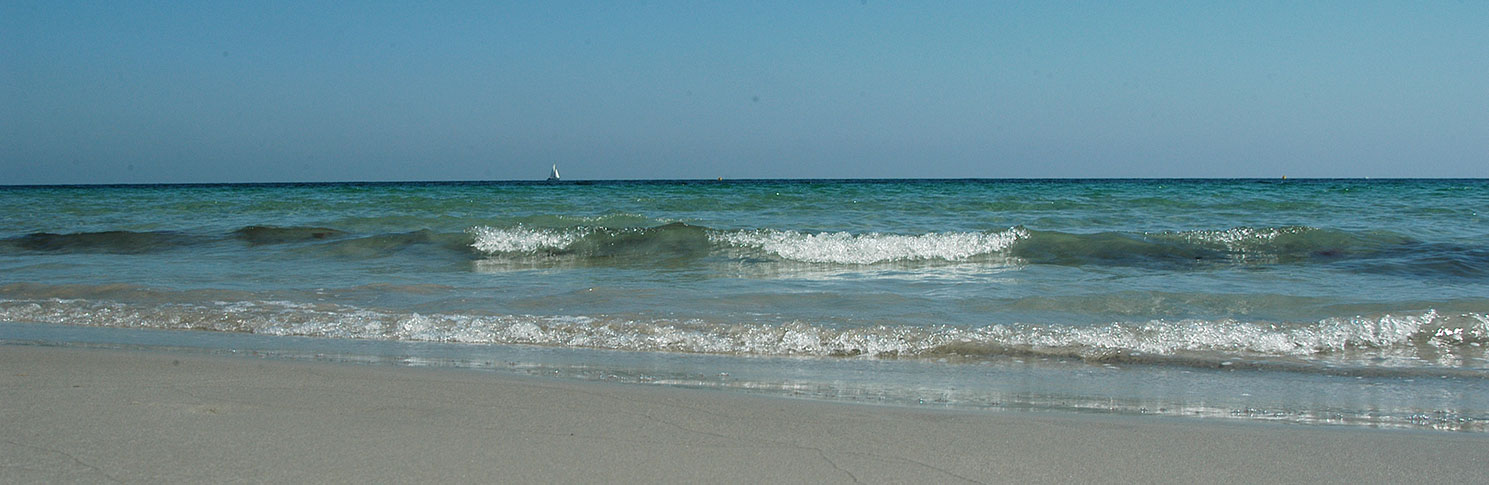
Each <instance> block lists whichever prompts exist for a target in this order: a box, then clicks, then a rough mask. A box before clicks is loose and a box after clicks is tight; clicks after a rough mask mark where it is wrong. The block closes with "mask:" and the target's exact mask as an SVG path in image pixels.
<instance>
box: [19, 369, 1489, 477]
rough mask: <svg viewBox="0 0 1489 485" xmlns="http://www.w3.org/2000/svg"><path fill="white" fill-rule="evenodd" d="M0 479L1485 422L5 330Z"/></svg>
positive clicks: (429, 471)
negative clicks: (780, 381)
mask: <svg viewBox="0 0 1489 485" xmlns="http://www.w3.org/2000/svg"><path fill="white" fill-rule="evenodd" d="M0 369H3V373H0V387H3V395H4V398H3V399H0V416H3V419H4V422H5V423H7V424H6V426H4V427H3V428H0V456H3V457H4V458H3V460H0V481H4V482H7V483H43V482H45V483H55V482H152V483H163V482H168V483H182V482H234V481H247V482H367V481H372V482H414V481H421V482H422V481H441V482H451V481H453V482H508V483H511V482H588V483H593V482H616V481H621V482H699V481H707V482H757V483H759V482H773V483H807V482H812V483H821V482H827V483H849V482H868V483H895V482H909V481H934V482H941V483H956V482H982V483H1009V482H1020V483H1023V482H1045V483H1048V482H1062V483H1069V482H1097V481H1100V482H1186V483H1193V482H1250V483H1266V482H1290V483H1304V482H1321V483H1346V482H1437V483H1476V482H1483V481H1484V480H1485V479H1486V478H1489V472H1486V470H1485V468H1484V467H1483V466H1482V464H1483V463H1485V462H1486V461H1489V446H1486V445H1489V443H1486V442H1485V440H1484V436H1483V435H1482V434H1478V433H1448V432H1432V431H1419V430H1375V429H1368V428H1361V427H1343V426H1318V425H1300V424H1271V423H1257V422H1231V421H1223V422H1222V421H1216V420H1208V419H1185V418H1170V417H1144V416H1113V415H1081V414H1073V413H1041V412H1010V411H1001V412H995V411H974V410H946V409H924V408H914V407H899V406H874V405H859V404H847V403H835V402H823V401H813V400H799V399H789V398H782V397H775V396H761V395H753V394H748V393H740V392H719V391H709V390H696V389H685V388H677V387H668V386H647V385H635V384H614V383H607V382H586V381H576V380H571V379H548V378H542V377H530V376H517V375H509V374H504V373H498V372H483V371H474V370H461V369H429V368H415V367H406V366H391V365H356V364H346V363H330V362H307V361H288V360H274V359H262V358H255V357H250V356H220V355H211V354H202V353H186V352H180V353H178V352H172V351H168V350H119V349H97V348H79V347H50V346H31V345H6V346H0Z"/></svg>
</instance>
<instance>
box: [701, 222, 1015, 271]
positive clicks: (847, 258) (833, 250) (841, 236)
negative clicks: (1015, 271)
mask: <svg viewBox="0 0 1489 485" xmlns="http://www.w3.org/2000/svg"><path fill="white" fill-rule="evenodd" d="M1028 237H1029V234H1028V232H1027V231H1025V230H1023V229H1021V228H1012V229H1008V230H1006V231H1001V232H992V233H987V232H946V233H930V234H921V235H898V234H879V233H870V234H851V233H846V232H830V233H816V234H812V233H802V232H797V231H779V230H768V229H762V230H752V231H734V232H722V233H712V234H710V239H711V240H713V241H714V242H716V243H723V244H728V245H731V246H735V247H743V248H753V249H759V250H762V251H765V252H768V253H771V254H774V255H776V256H778V257H781V258H783V259H786V260H790V261H799V262H806V263H833V264H874V263H886V262H897V261H924V260H938V259H939V260H945V261H959V260H964V259H967V258H970V257H974V256H978V255H986V254H998V253H1002V252H1004V251H1007V250H1008V248H1009V247H1011V246H1013V244H1014V243H1016V242H1018V241H1019V240H1021V239H1025V238H1028Z"/></svg>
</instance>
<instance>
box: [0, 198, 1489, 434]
mask: <svg viewBox="0 0 1489 485" xmlns="http://www.w3.org/2000/svg"><path fill="white" fill-rule="evenodd" d="M1485 208H1489V181H1484V180H1387V181H1374V180H1307V181H1293V180H1288V181H1285V182H1284V181H1273V180H1218V181H1217V180H1056V181H1024V180H1019V181H983V180H968V181H961V180H952V181H940V180H937V181H925V180H909V181H742V182H599V183H562V184H543V183H523V182H509V183H424V184H420V183H401V184H288V185H208V186H125V187H8V188H0V223H3V225H0V321H9V322H24V323H23V324H20V325H6V326H3V327H0V332H3V333H0V339H4V340H9V341H12V342H22V341H24V342H31V343H66V342H71V341H72V340H69V339H70V338H72V337H66V336H65V335H67V334H68V332H66V331H64V330H65V329H67V328H71V327H108V328H115V329H121V330H114V331H111V332H115V333H108V332H105V333H97V332H95V333H90V334H87V335H92V337H87V338H83V340H82V341H94V342H95V343H100V342H102V343H105V344H109V345H114V344H120V342H121V341H127V340H129V338H128V337H125V336H127V335H131V334H130V333H129V332H131V331H133V332H147V331H151V330H159V329H168V330H176V331H171V332H147V333H146V334H141V335H151V337H150V338H149V339H147V340H149V342H150V343H149V345H154V346H172V345H173V344H172V341H173V339H175V340H180V341H182V342H185V341H189V340H191V339H199V338H201V336H203V335H208V336H211V338H215V339H226V340H221V341H214V342H216V343H213V344H212V345H210V346H208V347H213V346H216V347H213V348H219V347H220V348H228V347H231V346H232V345H237V344H233V343H232V342H246V341H243V340H232V339H233V338H236V337H241V336H245V334H253V335H255V336H267V337H256V338H264V340H253V341H252V342H253V343H252V345H253V346H255V348H257V349H258V350H260V351H264V352H271V353H272V352H273V350H274V349H275V348H276V347H279V346H283V347H285V348H295V346H297V345H311V346H323V347H325V348H324V349H322V350H319V351H316V352H312V354H314V353H321V354H326V353H329V354H334V355H338V356H342V357H341V358H346V359H350V360H357V359H359V358H368V359H372V360H378V361H385V360H393V361H397V360H399V359H402V358H403V357H398V356H407V355H410V354H418V353H420V352H430V351H431V350H429V349H439V350H437V352H436V353H437V354H438V355H440V356H441V357H439V358H434V359H432V360H430V361H431V362H436V363H440V365H467V366H476V367H492V366H494V367H502V368H512V369H527V368H531V369H541V371H537V372H544V373H547V372H557V373H559V374H572V375H574V376H576V377H585V376H589V377H595V376H600V377H603V378H612V377H613V378H614V379H619V380H630V381H635V382H661V383H671V384H685V385H700V386H708V387H723V388H732V389H742V390H754V391H760V392H782V393H790V394H803V395H808V396H813V397H820V398H836V399H844V398H853V399H859V398H861V399H864V400H873V401H885V402H897V403H909V404H916V405H920V404H922V403H925V404H927V405H946V406H970V407H995V408H1005V407H1006V408H1018V409H1070V410H1092V411H1100V412H1133V413H1143V412H1151V413H1160V414H1180V415H1203V416H1224V417H1236V418H1242V419H1277V420H1283V421H1302V422H1339V423H1349V424H1363V425H1372V426H1406V427H1429V428H1437V429H1462V430H1483V429H1484V428H1485V424H1484V423H1485V420H1486V419H1489V357H1486V355H1485V349H1484V347H1485V345H1486V344H1489V237H1486V236H1489V224H1486V220H1485V217H1484V215H1482V214H1481V213H1482V211H1483V210H1484V209H1485ZM36 324H49V325H36ZM59 325H60V326H59ZM202 331H207V332H213V333H202ZM117 332H125V333H122V334H121V333H117ZM295 337H315V338H314V339H310V340H308V342H314V343H313V344H304V343H303V342H307V340H305V339H299V338H295ZM108 342H113V343H108ZM368 342H376V343H378V344H377V345H370V346H369V345H364V344H365V343H368ZM131 345H132V344H131ZM244 345H246V344H244ZM184 346H186V347H191V346H192V345H184ZM431 346H433V347H431ZM285 353H286V354H296V352H289V351H286V352H285ZM297 355H298V354H297ZM357 355H362V356H363V357H353V356H357ZM554 355H558V356H560V357H552V358H548V357H544V358H538V357H534V356H554ZM544 359H548V360H544ZM495 362H507V363H511V365H507V364H501V365H497V364H494V363H495ZM524 362H525V363H524ZM659 376H662V377H659ZM845 396H846V397H845ZM1010 403H1013V404H1010ZM1197 403H1198V404H1197Z"/></svg>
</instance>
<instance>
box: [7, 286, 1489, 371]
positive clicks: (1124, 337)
mask: <svg viewBox="0 0 1489 485" xmlns="http://www.w3.org/2000/svg"><path fill="white" fill-rule="evenodd" d="M0 321H16V322H44V323H57V324H69V325H84V326H102V327H126V328H161V329H196V330H213V331H226V332H245V333H255V334H266V335H299V336H314V337H335V338H354V339H377V340H405V341H422V342H462V343H478V344H531V345H544V346H558V347H579V348H600V349H614V350H632V351H662V352H687V353H708V354H736V355H762V356H819V357H827V356H864V357H895V358H905V357H916V356H937V355H947V354H955V355H961V356H967V357H973V358H978V357H979V356H981V357H996V356H998V355H1010V354H1009V353H1010V352H1012V353H1013V354H1015V355H1022V354H1034V355H1051V356H1067V357H1079V358H1086V359H1104V358H1107V357H1111V356H1117V355H1122V356H1134V355H1149V356H1183V357H1185V358H1193V359H1198V361H1201V362H1219V361H1221V360H1224V359H1226V358H1229V357H1233V356H1240V357H1246V358H1292V359H1301V361H1302V362H1310V361H1311V362H1316V363H1328V362H1334V361H1337V360H1338V359H1340V358H1347V359H1349V360H1351V361H1353V362H1355V363H1361V362H1364V363H1367V364H1369V365H1378V364H1379V362H1383V361H1385V360H1389V361H1391V363H1390V365H1397V364H1401V365H1405V366H1406V367H1412V366H1420V365H1422V361H1421V359H1426V360H1427V361H1430V362H1434V363H1436V364H1439V365H1441V364H1444V363H1447V364H1449V365H1458V364H1454V362H1460V363H1461V362H1462V360H1461V358H1462V357H1463V356H1469V357H1470V358H1472V359H1476V360H1475V361H1482V360H1483V358H1484V355H1483V354H1484V351H1485V349H1484V348H1483V347H1484V345H1485V344H1489V316H1486V315H1484V314H1478V313H1474V314H1464V315H1453V316H1443V315H1440V314H1438V313H1437V312H1433V311H1428V312H1425V313H1420V314H1404V315H1396V314H1384V315H1379V316H1373V317H1363V316H1361V317H1352V318H1328V319H1324V320H1320V321H1317V322H1311V323H1291V324H1281V323H1265V322H1245V321H1236V320H1219V321H1211V320H1178V321H1164V320H1155V321H1149V322H1136V323H1131V322H1119V323H1111V324H1106V325H1058V324H995V325H988V326H983V327H952V326H931V327H923V326H909V325H880V326H872V327H857V328H845V329H840V328H833V327H825V326H817V325H812V324H810V323H808V322H801V321H797V322H791V323H785V324H765V323H719V322H706V321H701V320H694V319H666V318H663V319H640V318H623V317H608V316H607V317H598V316H563V315H557V316H550V315H469V314H441V313H434V314H421V313H397V312H383V311H376V310H369V309H364V308H357V307H351V306H346V305H336V304H309V303H294V302H286V301H239V302H216V303H211V304H159V305H145V304H126V303H118V302H111V301H89V300H77V299H38V300H0ZM1424 352H1425V353H1424ZM1347 354H1348V355H1349V356H1347V357H1342V356H1346V355H1347ZM1429 354H1430V355H1429ZM1444 355H1446V356H1447V357H1448V358H1446V359H1445V358H1444ZM1372 359H1374V360H1372ZM1383 359H1384V360H1383ZM1412 361H1416V363H1415V364H1413V363H1411V362H1412ZM1371 362H1375V363H1373V364H1371ZM1469 367H1471V368H1483V367H1484V365H1483V364H1472V365H1470V366H1469Z"/></svg>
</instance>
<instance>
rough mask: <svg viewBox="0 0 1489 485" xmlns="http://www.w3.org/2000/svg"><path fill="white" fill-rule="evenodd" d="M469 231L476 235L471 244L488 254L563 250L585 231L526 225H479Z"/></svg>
mask: <svg viewBox="0 0 1489 485" xmlns="http://www.w3.org/2000/svg"><path fill="white" fill-rule="evenodd" d="M467 232H469V233H470V234H472V235H474V236H475V237H476V240H475V242H474V243H472V244H471V246H472V247H474V248H476V250H478V251H481V252H484V253H487V254H497V253H532V252H536V251H540V250H550V251H551V250H562V249H564V248H567V247H569V245H570V244H573V243H574V241H576V240H578V239H579V238H581V237H583V236H584V233H585V231H583V230H578V229H575V230H568V231H555V230H548V229H532V228H528V227H524V226H517V227H503V228H497V227H489V226H477V227H472V228H470V229H469V230H468V231H467Z"/></svg>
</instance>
